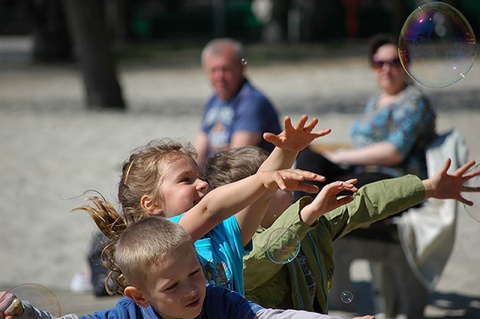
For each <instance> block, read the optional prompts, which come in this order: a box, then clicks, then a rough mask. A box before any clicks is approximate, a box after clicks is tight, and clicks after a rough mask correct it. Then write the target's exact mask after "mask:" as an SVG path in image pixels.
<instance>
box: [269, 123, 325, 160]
mask: <svg viewBox="0 0 480 319" xmlns="http://www.w3.org/2000/svg"><path fill="white" fill-rule="evenodd" d="M307 120H308V116H307V115H305V114H304V115H302V116H301V117H300V119H299V120H298V122H297V125H296V126H295V127H293V125H292V120H291V119H290V117H288V116H286V117H285V119H284V127H285V129H284V131H283V132H281V133H280V134H278V135H275V134H273V133H268V132H267V133H264V134H263V138H264V139H265V140H266V141H267V142H270V143H272V144H273V145H275V146H276V147H279V148H281V149H283V150H287V151H296V152H298V151H301V150H303V149H304V148H305V147H307V146H308V145H309V144H310V143H311V142H312V141H313V140H314V139H316V138H318V137H321V136H325V135H327V134H329V133H330V132H331V131H332V130H331V129H325V130H321V131H316V132H312V131H313V129H314V128H315V126H316V125H317V123H318V119H317V118H316V117H314V118H313V119H312V120H311V121H310V123H308V124H306V123H307Z"/></svg>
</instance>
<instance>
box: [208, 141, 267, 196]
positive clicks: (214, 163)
mask: <svg viewBox="0 0 480 319" xmlns="http://www.w3.org/2000/svg"><path fill="white" fill-rule="evenodd" d="M268 155H269V153H268V151H266V150H264V149H263V148H260V147H258V146H241V147H236V148H231V149H228V150H224V151H221V152H218V153H216V154H215V155H212V156H210V157H209V158H208V159H207V161H206V162H205V165H204V168H203V173H204V175H205V178H206V180H207V182H208V186H209V189H210V190H212V189H215V188H217V187H220V186H222V185H225V184H230V183H233V182H236V181H238V180H241V179H243V178H246V177H248V176H250V175H254V174H255V173H256V172H257V171H258V168H259V167H260V166H261V165H262V163H263V162H264V161H265V160H266V159H267V157H268Z"/></svg>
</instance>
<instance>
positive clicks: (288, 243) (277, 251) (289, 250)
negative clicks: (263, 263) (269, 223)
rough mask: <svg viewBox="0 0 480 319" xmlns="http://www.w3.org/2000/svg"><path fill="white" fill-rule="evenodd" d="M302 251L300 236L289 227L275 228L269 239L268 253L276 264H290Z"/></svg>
mask: <svg viewBox="0 0 480 319" xmlns="http://www.w3.org/2000/svg"><path fill="white" fill-rule="evenodd" d="M299 251H300V237H298V235H297V233H295V232H294V231H293V230H291V229H290V228H288V227H281V228H277V229H275V230H274V231H273V232H272V233H271V234H270V236H268V240H267V255H268V258H270V260H271V261H273V262H274V263H276V264H288V263H289V262H291V261H292V260H294V259H295V257H297V255H298V252H299Z"/></svg>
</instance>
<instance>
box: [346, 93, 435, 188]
mask: <svg viewBox="0 0 480 319" xmlns="http://www.w3.org/2000/svg"><path fill="white" fill-rule="evenodd" d="M380 95H381V93H380V92H379V93H377V94H376V95H374V96H373V97H372V98H370V100H369V101H368V103H367V106H366V108H365V111H364V113H363V114H362V115H361V116H360V117H359V118H357V119H356V120H355V121H354V122H353V124H352V126H351V128H350V135H351V141H352V145H353V147H354V148H362V147H365V146H367V145H370V144H373V143H377V142H382V141H388V142H391V143H393V144H394V145H395V146H396V147H397V149H398V150H399V152H400V153H401V154H402V155H403V157H404V160H403V162H402V163H400V164H398V165H396V166H381V165H368V166H359V167H356V170H357V171H358V172H380V173H385V174H388V175H391V176H392V177H398V176H402V175H405V174H415V175H417V176H419V177H420V178H422V179H423V178H427V177H428V176H427V167H426V162H425V149H426V146H427V145H428V143H429V142H430V141H431V140H432V139H433V138H434V137H435V136H436V130H435V121H436V112H435V110H434V108H433V107H432V105H431V103H430V101H429V100H428V99H427V97H426V96H425V95H424V94H423V93H422V92H421V91H420V90H419V89H418V88H417V87H416V86H413V85H409V86H407V88H406V89H405V90H404V92H403V97H401V99H400V100H399V101H397V102H395V103H391V104H389V105H386V106H384V107H381V108H378V107H377V103H378V99H379V98H380Z"/></svg>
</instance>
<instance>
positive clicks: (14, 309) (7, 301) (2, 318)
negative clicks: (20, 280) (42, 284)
mask: <svg viewBox="0 0 480 319" xmlns="http://www.w3.org/2000/svg"><path fill="white" fill-rule="evenodd" d="M22 313H23V305H22V302H21V301H20V300H19V299H18V298H17V297H16V296H15V295H14V294H12V293H8V292H5V291H2V292H0V319H8V318H11V319H14V318H19V316H21V315H22Z"/></svg>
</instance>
